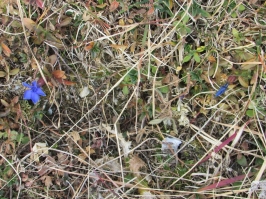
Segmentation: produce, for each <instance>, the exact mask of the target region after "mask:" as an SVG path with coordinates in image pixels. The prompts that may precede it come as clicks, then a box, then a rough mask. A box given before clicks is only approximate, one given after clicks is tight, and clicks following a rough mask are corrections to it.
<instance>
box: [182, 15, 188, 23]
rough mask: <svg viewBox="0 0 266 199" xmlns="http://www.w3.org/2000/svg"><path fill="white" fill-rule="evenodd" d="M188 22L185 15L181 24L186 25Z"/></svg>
mask: <svg viewBox="0 0 266 199" xmlns="http://www.w3.org/2000/svg"><path fill="white" fill-rule="evenodd" d="M188 21H189V16H188V15H187V14H185V17H184V18H183V20H182V22H183V24H187V22H188Z"/></svg>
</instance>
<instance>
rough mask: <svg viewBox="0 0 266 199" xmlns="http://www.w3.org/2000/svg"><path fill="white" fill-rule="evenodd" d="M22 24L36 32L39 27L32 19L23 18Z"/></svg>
mask: <svg viewBox="0 0 266 199" xmlns="http://www.w3.org/2000/svg"><path fill="white" fill-rule="evenodd" d="M22 22H23V24H24V25H25V26H26V28H28V29H29V30H30V31H32V30H35V28H36V26H37V24H36V23H35V22H34V21H33V20H31V19H30V18H23V19H22Z"/></svg>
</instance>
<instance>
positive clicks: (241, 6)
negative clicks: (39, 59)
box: [238, 4, 246, 12]
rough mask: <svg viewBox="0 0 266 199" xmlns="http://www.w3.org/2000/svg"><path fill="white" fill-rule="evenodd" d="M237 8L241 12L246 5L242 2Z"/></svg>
mask: <svg viewBox="0 0 266 199" xmlns="http://www.w3.org/2000/svg"><path fill="white" fill-rule="evenodd" d="M238 10H239V11H240V12H243V11H244V10H246V7H245V6H244V5H243V4H240V5H239V7H238Z"/></svg>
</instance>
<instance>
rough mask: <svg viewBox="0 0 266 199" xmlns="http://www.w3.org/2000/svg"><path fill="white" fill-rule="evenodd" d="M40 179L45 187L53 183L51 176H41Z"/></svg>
mask: <svg viewBox="0 0 266 199" xmlns="http://www.w3.org/2000/svg"><path fill="white" fill-rule="evenodd" d="M40 179H41V180H42V181H43V182H44V184H45V186H47V187H50V186H52V185H53V182H52V178H51V177H50V176H42V177H41V178H40Z"/></svg>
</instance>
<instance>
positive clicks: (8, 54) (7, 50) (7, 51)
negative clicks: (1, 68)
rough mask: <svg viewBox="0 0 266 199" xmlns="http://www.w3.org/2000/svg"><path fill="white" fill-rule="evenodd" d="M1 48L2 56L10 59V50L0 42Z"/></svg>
mask: <svg viewBox="0 0 266 199" xmlns="http://www.w3.org/2000/svg"><path fill="white" fill-rule="evenodd" d="M1 47H2V49H3V52H4V54H5V55H6V56H7V57H10V54H11V50H10V49H9V48H8V46H7V45H5V44H4V43H3V42H1Z"/></svg>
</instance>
